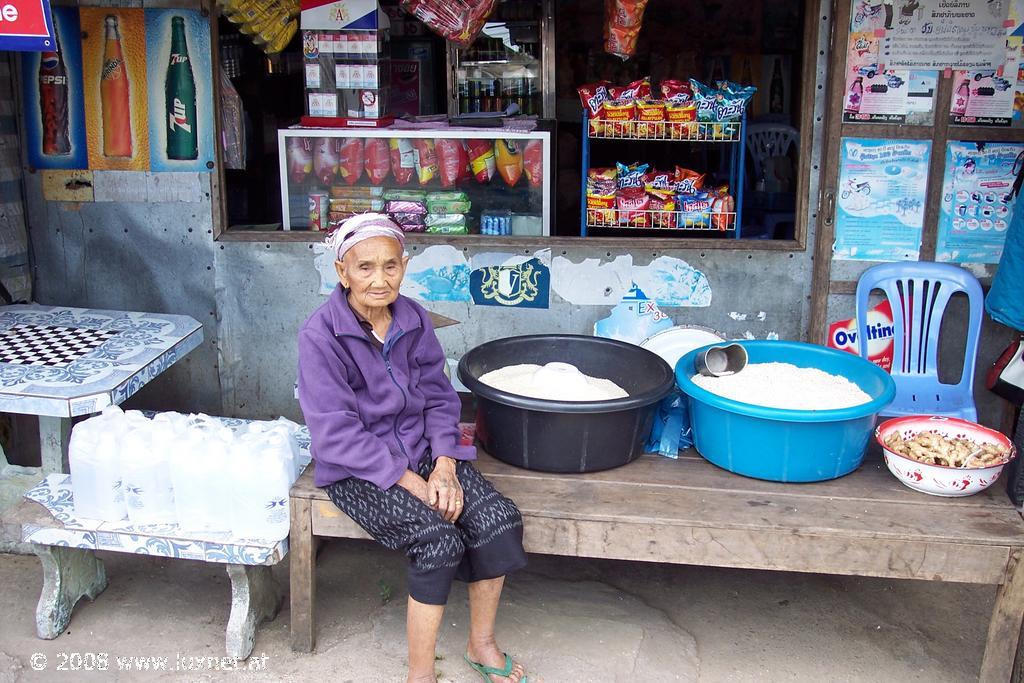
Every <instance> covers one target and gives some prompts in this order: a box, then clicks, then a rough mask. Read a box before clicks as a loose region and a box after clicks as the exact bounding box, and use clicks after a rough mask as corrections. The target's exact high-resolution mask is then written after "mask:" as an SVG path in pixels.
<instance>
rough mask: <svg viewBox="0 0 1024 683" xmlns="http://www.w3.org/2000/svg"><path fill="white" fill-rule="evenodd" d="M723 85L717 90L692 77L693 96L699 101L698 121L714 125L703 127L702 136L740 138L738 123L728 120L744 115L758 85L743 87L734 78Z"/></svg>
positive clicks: (721, 138) (736, 119)
mask: <svg viewBox="0 0 1024 683" xmlns="http://www.w3.org/2000/svg"><path fill="white" fill-rule="evenodd" d="M722 84H723V85H724V86H725V87H724V88H722V89H715V88H712V87H710V86H707V85H704V84H703V83H701V82H700V81H696V80H694V79H692V78H691V79H690V87H691V88H692V89H693V97H694V99H695V100H696V101H697V121H701V122H709V123H711V124H714V125H710V126H701V127H700V129H701V130H702V131H704V134H703V135H702V137H704V138H706V139H713V140H728V139H732V138H734V137H736V135H737V133H738V132H739V128H738V126H735V125H728V124H727V122H730V121H738V120H739V119H741V118H743V112H744V110H746V107H747V102H748V101H749V100H750V98H751V97H753V96H754V93H755V92H757V88H755V87H754V86H741V85H737V84H735V83H732V82H730V81H722Z"/></svg>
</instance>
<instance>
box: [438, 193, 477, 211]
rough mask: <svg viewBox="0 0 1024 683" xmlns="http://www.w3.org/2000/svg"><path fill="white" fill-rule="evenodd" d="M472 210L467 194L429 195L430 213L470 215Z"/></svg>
mask: <svg viewBox="0 0 1024 683" xmlns="http://www.w3.org/2000/svg"><path fill="white" fill-rule="evenodd" d="M471 208H472V204H471V203H470V201H469V197H468V196H466V193H465V192H431V193H429V194H428V195H427V211H428V212H429V213H469V210H470V209H471Z"/></svg>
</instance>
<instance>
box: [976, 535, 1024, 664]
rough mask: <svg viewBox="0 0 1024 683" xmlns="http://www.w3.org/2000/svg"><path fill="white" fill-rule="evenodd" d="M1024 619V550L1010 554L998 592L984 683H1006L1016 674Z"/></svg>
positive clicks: (986, 643)
mask: <svg viewBox="0 0 1024 683" xmlns="http://www.w3.org/2000/svg"><path fill="white" fill-rule="evenodd" d="M1022 621H1024V550H1022V549H1020V548H1017V549H1015V550H1014V551H1013V552H1011V553H1010V561H1009V562H1008V563H1007V566H1006V580H1005V581H1004V582H1003V583H1002V584H1000V585H999V588H998V590H997V591H996V604H995V607H994V608H993V610H992V620H991V621H990V622H989V626H988V639H987V640H986V641H985V654H984V656H983V657H982V660H981V676H980V677H979V680H980V681H982V683H987V682H989V681H991V682H992V683H996V682H998V683H1003V682H1004V681H1009V680H1010V677H1011V675H1012V673H1013V661H1014V657H1015V656H1016V654H1017V643H1018V640H1019V638H1020V629H1021V622H1022Z"/></svg>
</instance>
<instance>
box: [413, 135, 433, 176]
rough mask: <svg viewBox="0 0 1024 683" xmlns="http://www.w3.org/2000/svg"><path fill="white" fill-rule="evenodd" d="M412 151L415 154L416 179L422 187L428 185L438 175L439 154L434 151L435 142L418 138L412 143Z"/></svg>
mask: <svg viewBox="0 0 1024 683" xmlns="http://www.w3.org/2000/svg"><path fill="white" fill-rule="evenodd" d="M412 149H413V151H414V152H415V157H414V158H415V160H416V177H417V178H418V179H419V181H420V185H426V184H427V183H429V182H430V181H431V180H433V179H434V176H436V175H437V153H436V152H435V151H434V141H433V140H428V139H426V138H416V139H414V140H413V141H412Z"/></svg>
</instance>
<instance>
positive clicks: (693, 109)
mask: <svg viewBox="0 0 1024 683" xmlns="http://www.w3.org/2000/svg"><path fill="white" fill-rule="evenodd" d="M665 119H666V120H667V121H668V124H667V126H668V134H669V137H670V138H671V139H673V140H694V139H696V138H697V123H696V121H697V103H696V102H694V101H692V100H690V101H687V102H679V103H676V102H671V101H669V102H666V103H665Z"/></svg>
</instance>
